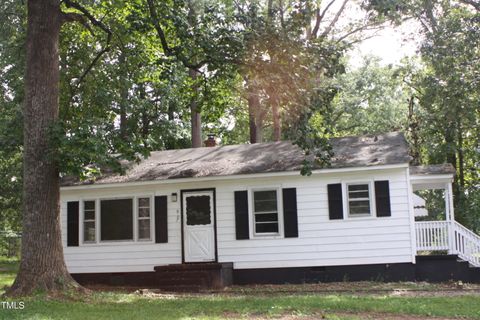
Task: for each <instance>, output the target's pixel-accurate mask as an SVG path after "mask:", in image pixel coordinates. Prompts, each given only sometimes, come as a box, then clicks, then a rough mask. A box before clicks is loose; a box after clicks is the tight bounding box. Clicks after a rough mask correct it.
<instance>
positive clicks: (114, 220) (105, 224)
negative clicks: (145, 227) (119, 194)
mask: <svg viewBox="0 0 480 320" xmlns="http://www.w3.org/2000/svg"><path fill="white" fill-rule="evenodd" d="M100 231H101V232H100V239H101V240H102V241H109V240H133V200H132V199H115V200H101V201H100Z"/></svg>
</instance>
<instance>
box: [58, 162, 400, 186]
mask: <svg viewBox="0 0 480 320" xmlns="http://www.w3.org/2000/svg"><path fill="white" fill-rule="evenodd" d="M408 166H409V165H408V162H405V163H398V164H385V165H371V166H357V167H342V168H324V169H315V170H312V175H319V174H329V173H344V172H361V171H369V170H389V169H401V168H408ZM299 174H300V171H299V170H295V171H279V172H266V173H251V174H235V175H224V176H204V177H192V178H179V179H162V180H148V181H131V182H118V183H98V184H95V183H93V184H83V185H74V186H62V187H60V190H61V191H76V190H86V189H89V190H93V189H106V188H117V187H134V186H146V185H158V184H174V183H189V182H206V181H221V180H232V179H235V180H237V179H251V178H264V177H272V176H277V177H283V176H295V175H299Z"/></svg>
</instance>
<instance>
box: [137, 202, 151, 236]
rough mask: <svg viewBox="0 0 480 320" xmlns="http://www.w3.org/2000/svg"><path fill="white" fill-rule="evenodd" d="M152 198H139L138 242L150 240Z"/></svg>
mask: <svg viewBox="0 0 480 320" xmlns="http://www.w3.org/2000/svg"><path fill="white" fill-rule="evenodd" d="M150 208H151V206H150V198H138V240H150V239H151V237H150V220H151V219H150V217H151V209H150Z"/></svg>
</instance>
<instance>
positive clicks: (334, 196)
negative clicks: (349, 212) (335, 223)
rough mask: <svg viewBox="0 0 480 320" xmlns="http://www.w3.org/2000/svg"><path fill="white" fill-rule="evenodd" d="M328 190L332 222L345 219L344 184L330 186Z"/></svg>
mask: <svg viewBox="0 0 480 320" xmlns="http://www.w3.org/2000/svg"><path fill="white" fill-rule="evenodd" d="M327 188H328V212H329V216H330V220H335V219H343V199H342V184H341V183H335V184H329V185H328V186H327Z"/></svg>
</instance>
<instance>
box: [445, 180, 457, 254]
mask: <svg viewBox="0 0 480 320" xmlns="http://www.w3.org/2000/svg"><path fill="white" fill-rule="evenodd" d="M444 196H445V220H446V221H447V232H448V253H449V254H455V253H456V250H455V233H454V231H453V227H454V221H455V219H454V216H453V201H452V200H453V194H452V184H451V183H446V184H445V194H444Z"/></svg>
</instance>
